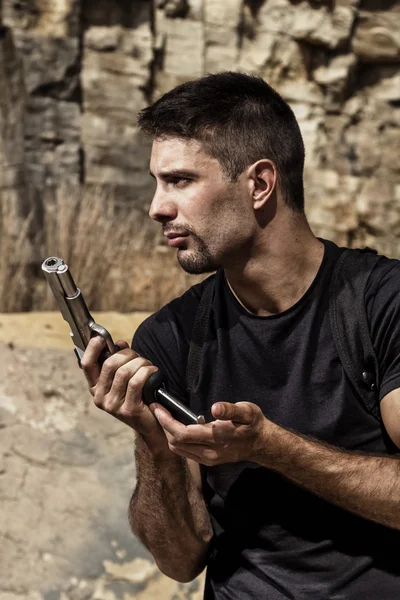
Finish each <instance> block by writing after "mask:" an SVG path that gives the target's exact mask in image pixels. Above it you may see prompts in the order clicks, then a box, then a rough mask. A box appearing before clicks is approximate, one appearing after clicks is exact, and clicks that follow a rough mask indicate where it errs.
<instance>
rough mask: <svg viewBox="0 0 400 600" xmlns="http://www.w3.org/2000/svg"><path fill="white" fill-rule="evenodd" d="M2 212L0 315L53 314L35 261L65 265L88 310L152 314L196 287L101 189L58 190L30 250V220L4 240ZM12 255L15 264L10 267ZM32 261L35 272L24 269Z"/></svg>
mask: <svg viewBox="0 0 400 600" xmlns="http://www.w3.org/2000/svg"><path fill="white" fill-rule="evenodd" d="M4 212H5V214H4V213H3V215H2V221H1V226H0V249H1V257H0V282H1V286H0V312H18V311H23V310H54V309H56V303H55V301H54V299H53V296H52V293H51V291H50V289H49V287H48V285H47V283H46V282H45V280H44V278H43V277H41V273H40V264H41V262H42V260H43V259H44V258H47V257H49V256H58V257H60V258H62V259H63V260H64V261H65V262H66V263H67V264H68V266H69V267H70V271H71V274H72V275H73V278H74V280H75V283H76V284H77V285H78V286H79V288H80V289H81V290H82V293H83V295H84V297H85V300H86V303H87V305H88V307H89V309H90V310H93V311H94V310H115V311H119V312H131V311H135V310H147V311H153V310H157V309H158V308H160V306H162V305H164V304H165V303H166V302H168V301H169V300H170V299H172V298H174V297H176V296H177V295H179V294H181V293H182V292H183V291H184V290H185V289H187V288H188V287H189V286H190V285H193V284H194V283H196V282H197V281H199V280H200V278H196V277H192V276H188V275H186V274H185V273H184V272H183V271H182V269H181V268H180V267H179V265H178V264H177V261H176V254H175V252H173V251H170V250H168V248H167V247H165V246H163V245H162V244H161V243H160V240H159V239H158V238H157V235H156V234H155V230H154V228H153V227H151V225H144V223H143V220H142V219H139V218H138V217H137V216H135V215H134V214H132V215H126V214H118V213H117V211H116V210H115V200H114V197H113V194H112V193H111V192H107V191H106V190H104V188H100V189H98V190H94V189H84V188H78V189H66V188H64V189H60V190H58V191H57V193H56V194H55V196H53V197H50V198H47V199H46V201H45V202H44V215H43V228H42V230H41V231H40V232H37V233H36V234H35V235H34V236H33V237H34V239H33V244H30V243H29V231H30V227H31V223H32V215H31V216H30V217H29V219H27V221H26V222H25V223H24V224H23V227H22V228H21V230H20V231H19V232H18V238H17V240H15V239H12V237H11V236H10V231H11V228H10V222H11V221H12V220H13V216H12V214H11V211H10V210H8V211H7V210H6V211H4ZM14 237H15V236H14ZM32 248H33V250H32ZM11 255H13V256H14V257H15V256H16V257H17V260H16V261H14V263H15V262H16V263H17V264H14V266H12V263H13V261H12V260H11ZM32 256H33V257H34V258H33V263H34V269H32V265H31V266H29V265H28V263H29V262H31V263H32ZM34 271H36V275H34V273H33V272H34ZM17 272H18V276H16V275H13V273H17ZM17 299H18V300H17Z"/></svg>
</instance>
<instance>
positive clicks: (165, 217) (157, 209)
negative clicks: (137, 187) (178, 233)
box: [149, 189, 177, 223]
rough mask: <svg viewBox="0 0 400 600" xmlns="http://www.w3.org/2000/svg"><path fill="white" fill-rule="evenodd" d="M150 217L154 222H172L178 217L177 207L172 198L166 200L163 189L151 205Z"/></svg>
mask: <svg viewBox="0 0 400 600" xmlns="http://www.w3.org/2000/svg"><path fill="white" fill-rule="evenodd" d="M149 215H150V217H151V218H152V219H154V221H160V222H161V223H163V222H165V221H172V220H173V219H175V218H176V216H177V209H176V205H175V203H174V202H173V200H172V199H171V198H166V195H165V193H164V192H163V191H162V190H161V189H157V190H156V192H155V194H154V196H153V200H152V201H151V204H150V209H149Z"/></svg>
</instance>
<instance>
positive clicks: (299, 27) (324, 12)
mask: <svg viewBox="0 0 400 600" xmlns="http://www.w3.org/2000/svg"><path fill="white" fill-rule="evenodd" d="M296 9H297V10H296V18H295V21H294V24H293V28H292V29H291V31H290V33H291V34H292V35H293V37H294V38H295V39H298V40H304V41H306V42H308V43H310V44H316V45H321V46H327V47H328V48H330V49H334V48H338V47H339V46H341V45H342V44H343V43H344V42H345V41H346V40H347V39H348V37H349V35H350V31H351V28H352V26H353V23H354V19H355V16H356V13H355V10H354V9H353V8H352V7H350V6H336V7H335V8H334V9H333V11H332V12H331V11H329V10H328V9H326V8H325V7H322V8H320V9H317V10H315V9H312V8H311V6H310V5H309V4H308V3H306V2H302V3H301V4H298V5H297V6H296Z"/></svg>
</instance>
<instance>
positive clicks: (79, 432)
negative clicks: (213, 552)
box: [0, 313, 204, 600]
mask: <svg viewBox="0 0 400 600" xmlns="http://www.w3.org/2000/svg"><path fill="white" fill-rule="evenodd" d="M93 316H94V318H95V320H96V321H97V322H99V323H101V324H102V325H103V326H104V327H106V328H107V329H108V330H109V331H110V333H111V334H112V336H113V338H114V340H117V339H126V340H127V341H130V339H131V337H132V334H133V332H134V330H135V328H136V327H137V326H138V324H139V323H140V322H141V321H142V320H143V319H144V317H145V316H146V314H144V313H134V314H129V315H122V314H118V313H101V314H98V313H94V314H93ZM0 352H1V354H0V356H1V360H0V504H1V511H0V538H1V539H0V600H133V599H135V600H153V599H156V598H157V599H158V600H159V599H162V600H200V599H201V598H202V589H203V581H204V579H203V576H201V577H199V578H198V579H197V580H195V581H194V582H192V583H189V584H179V583H176V582H174V581H172V580H171V579H169V578H167V577H165V576H163V575H162V574H161V573H160V572H159V571H158V569H157V567H156V566H155V564H154V562H153V560H152V557H151V556H150V555H149V553H148V552H147V551H146V549H145V548H144V547H143V546H142V545H141V544H140V543H139V542H138V540H136V539H135V538H134V537H133V536H132V534H131V532H130V530H129V526H128V522H127V506H128V501H129V498H130V495H131V493H132V489H133V487H134V484H135V471H134V461H133V447H134V436H133V433H132V431H131V430H130V429H129V428H128V427H126V426H125V425H123V424H121V423H119V422H118V421H117V420H116V419H113V418H112V417H110V416H109V415H107V414H105V413H103V412H102V411H100V410H98V409H97V408H96V407H95V406H94V405H93V403H92V400H91V396H90V394H89V392H88V391H87V388H86V383H85V380H84V377H83V374H82V373H81V371H80V370H79V368H78V367H77V364H76V359H75V356H74V353H73V345H72V343H71V341H70V339H69V328H68V325H67V324H66V323H65V321H63V319H62V318H61V316H60V314H59V313H23V314H9V315H4V314H0Z"/></svg>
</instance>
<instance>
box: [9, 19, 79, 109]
mask: <svg viewBox="0 0 400 600" xmlns="http://www.w3.org/2000/svg"><path fill="white" fill-rule="evenodd" d="M14 36H15V45H16V47H17V48H18V50H19V51H20V54H21V57H22V60H23V64H24V81H25V86H26V89H27V92H28V93H36V94H37V93H41V90H43V93H44V92H45V91H48V92H50V95H53V97H58V98H60V99H68V98H71V96H72V95H73V94H74V92H75V90H76V88H77V86H78V71H77V60H78V52H79V41H78V39H77V38H52V37H45V36H42V35H37V34H32V33H29V32H20V31H16V32H15V34H14Z"/></svg>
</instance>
